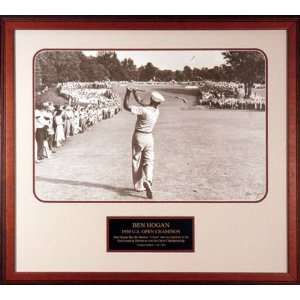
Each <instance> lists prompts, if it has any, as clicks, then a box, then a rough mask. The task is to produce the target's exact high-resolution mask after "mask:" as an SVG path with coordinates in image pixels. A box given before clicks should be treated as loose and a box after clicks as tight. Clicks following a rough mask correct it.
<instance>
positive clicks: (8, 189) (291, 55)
mask: <svg viewBox="0 0 300 300" xmlns="http://www.w3.org/2000/svg"><path fill="white" fill-rule="evenodd" d="M0 21H1V27H0V30H1V109H0V114H1V202H0V205H1V207H0V208H1V233H0V244H1V253H0V254H1V265H0V271H1V277H0V282H3V283H6V284H28V283H30V284H32V283H34V284H45V283H48V284H49V283H50V284H67V283H68V284H70V283H71V284H75V283H76V284H78V283H79V284H82V283H85V284H96V283H98V284H99V283H100V284H107V283H109V284H112V283H113V284H124V283H127V284H128V283H129V284H154V283H164V284H165V283H168V284H178V283H181V284H195V283H198V284H199V283H214V284H216V283H231V284H241V283H250V284H261V283H270V284H274V283H285V284H295V283H300V276H299V223H298V222H299V221H298V219H299V198H298V192H299V185H298V176H297V175H298V170H299V165H298V144H297V141H298V122H299V118H298V116H297V111H298V103H297V96H299V94H298V90H297V88H298V86H297V83H298V82H297V81H298V72H299V46H300V44H299V43H300V41H299V22H300V18H299V17H297V16H295V17H280V16H265V17H264V16H260V17H256V16H248V17H246V16H245V17H231V16H226V17H225V16H218V17H214V16H212V17H199V16H190V17H183V16H169V17H166V16H152V17H151V16H148V17H146V16H140V17H137V16H135V17H127V16H120V17H114V16H102V17H95V16H90V17H83V16H82V17H61V16H60V17H58V16H53V17H9V16H7V17H0ZM26 29H32V30H43V29H44V30H47V29H48V30H51V29H55V30H71V29H72V30H76V29H78V30H79V29H80V30H96V29H98V30H100V29H102V30H113V29H119V30H125V29H126V30H129V29H130V30H155V29H156V30H200V29H202V30H218V29H222V30H251V29H253V30H260V29H261V30H263V29H264V30H286V31H287V34H288V40H287V47H288V48H287V49H288V58H287V64H288V78H287V84H288V122H287V133H288V158H287V159H288V168H287V178H288V183H287V184H288V195H287V201H288V272H287V273H180V272H178V273H126V272H124V273H123V272H122V273H119V272H117V273H103V272H99V273H98V272H97V273H80V272H79V273H65V272H59V273H58V272H16V270H15V220H16V215H15V142H14V141H15V124H14V121H15V114H14V111H15V103H14V97H15V95H14V93H15V92H14V89H15V81H14V75H15V74H14V63H15V62H14V59H15V57H14V55H15V54H14V32H15V30H26Z"/></svg>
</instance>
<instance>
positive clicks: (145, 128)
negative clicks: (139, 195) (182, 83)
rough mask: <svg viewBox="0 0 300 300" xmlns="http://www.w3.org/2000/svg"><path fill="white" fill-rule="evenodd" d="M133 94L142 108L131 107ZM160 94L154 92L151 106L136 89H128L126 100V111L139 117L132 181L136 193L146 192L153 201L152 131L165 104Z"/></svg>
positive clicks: (135, 138)
mask: <svg viewBox="0 0 300 300" xmlns="http://www.w3.org/2000/svg"><path fill="white" fill-rule="evenodd" d="M131 92H132V93H133V96H134V98H135V100H136V101H137V102H138V103H139V104H140V105H141V106H129V98H130V94H131ZM164 101H165V99H164V97H163V96H162V95H161V94H160V93H158V92H152V93H151V98H150V104H144V103H143V101H142V99H140V98H139V97H138V96H137V94H136V90H135V89H130V88H127V90H126V94H125V98H124V109H126V110H128V111H130V112H131V113H133V114H135V115H137V120H136V124H135V130H134V133H133V136H132V179H133V185H134V189H135V190H136V191H139V192H141V191H145V190H146V194H147V198H149V199H152V178H153V163H154V142H153V135H152V131H153V129H154V126H155V124H156V121H157V119H158V116H159V109H158V106H159V104H160V103H162V102H164Z"/></svg>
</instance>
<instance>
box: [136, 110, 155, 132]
mask: <svg viewBox="0 0 300 300" xmlns="http://www.w3.org/2000/svg"><path fill="white" fill-rule="evenodd" d="M130 110H131V112H132V113H133V114H134V115H137V120H136V124H135V129H136V130H137V131H140V132H147V133H151V132H152V130H153V128H154V126H155V124H156V122H157V119H158V116H159V109H158V108H154V107H152V106H131V107H130Z"/></svg>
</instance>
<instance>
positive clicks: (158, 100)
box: [151, 91, 165, 103]
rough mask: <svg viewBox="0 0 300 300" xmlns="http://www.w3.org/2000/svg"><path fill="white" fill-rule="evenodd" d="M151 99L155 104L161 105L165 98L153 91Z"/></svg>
mask: <svg viewBox="0 0 300 300" xmlns="http://www.w3.org/2000/svg"><path fill="white" fill-rule="evenodd" d="M151 99H152V100H153V101H154V102H156V103H162V102H165V98H164V96H163V95H162V94H160V93H159V92H156V91H153V92H152V93H151Z"/></svg>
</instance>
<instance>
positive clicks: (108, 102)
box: [35, 82, 121, 162]
mask: <svg viewBox="0 0 300 300" xmlns="http://www.w3.org/2000/svg"><path fill="white" fill-rule="evenodd" d="M57 90H58V92H59V91H64V92H66V94H65V95H66V96H65V97H66V100H68V104H66V105H58V104H54V103H53V102H50V101H49V102H42V103H39V104H38V105H37V106H36V108H35V145H36V151H35V155H36V157H35V160H36V162H40V161H42V160H43V159H45V158H49V157H51V155H52V153H55V152H56V150H57V148H59V147H62V146H63V145H64V144H65V143H66V141H67V140H68V139H69V138H70V137H72V136H75V135H77V134H79V133H84V132H85V131H86V130H88V129H89V128H91V127H92V126H94V125H95V124H96V123H97V122H100V121H101V120H105V119H108V118H112V117H113V116H115V115H116V114H118V113H119V112H120V110H121V106H120V100H119V97H118V95H116V94H114V93H112V91H111V89H110V87H109V86H108V85H106V88H105V89H104V88H103V85H102V84H101V83H98V82H96V83H77V82H76V83H75V82H72V83H67V84H65V83H64V84H59V85H58V87H57ZM88 90H91V93H89V92H90V91H88ZM95 90H99V91H98V92H95ZM100 91H101V92H100ZM92 94H93V95H94V97H95V98H91V97H90V96H91V95H92ZM67 95H68V96H69V97H67ZM73 95H77V96H78V97H79V98H76V99H74V98H73ZM87 97H88V99H89V100H90V101H87Z"/></svg>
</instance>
